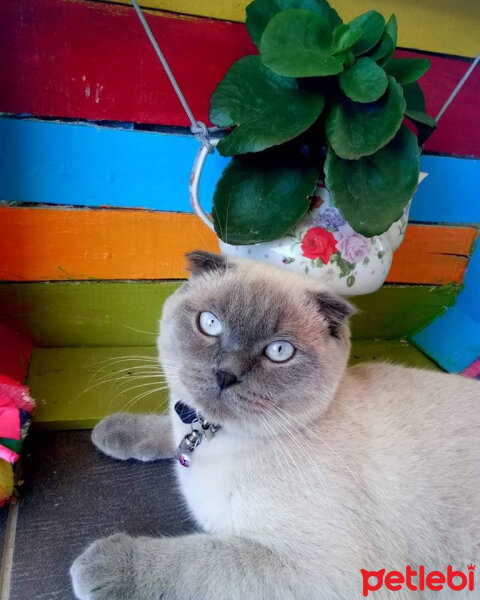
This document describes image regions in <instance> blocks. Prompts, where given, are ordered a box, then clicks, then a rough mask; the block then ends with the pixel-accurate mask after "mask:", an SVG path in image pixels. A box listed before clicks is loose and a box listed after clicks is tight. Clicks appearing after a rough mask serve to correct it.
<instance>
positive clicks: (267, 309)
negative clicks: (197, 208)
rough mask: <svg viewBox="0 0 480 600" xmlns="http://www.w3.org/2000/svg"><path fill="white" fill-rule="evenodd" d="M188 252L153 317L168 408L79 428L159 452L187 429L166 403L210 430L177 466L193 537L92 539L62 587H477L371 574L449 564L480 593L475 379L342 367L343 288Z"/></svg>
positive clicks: (235, 599)
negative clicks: (157, 319) (179, 276)
mask: <svg viewBox="0 0 480 600" xmlns="http://www.w3.org/2000/svg"><path fill="white" fill-rule="evenodd" d="M188 259H189V262H190V269H191V277H190V279H189V280H188V281H187V282H185V283H184V284H183V285H182V286H181V287H180V288H179V289H178V290H177V291H176V292H175V293H174V294H173V295H172V296H171V297H170V298H169V299H168V300H167V301H166V303H165V305H164V309H163V315H162V318H161V326H160V332H161V333H160V338H159V344H158V346H159V354H160V360H161V361H162V362H163V368H164V371H165V375H166V378H167V381H168V384H169V388H170V393H171V396H170V412H169V415H168V416H167V415H134V414H117V415H111V416H109V417H107V418H105V419H104V420H103V421H101V422H100V423H99V424H98V425H97V427H96V428H95V429H94V431H93V433H92V439H93V442H94V443H95V444H96V446H97V447H98V448H100V449H101V450H102V451H103V452H105V453H106V454H107V455H109V456H112V457H114V458H118V459H128V458H135V459H137V460H140V461H149V460H157V459H164V458H171V457H172V456H173V454H174V451H175V448H176V447H177V445H178V444H179V442H180V441H181V440H182V438H183V437H184V436H185V435H186V434H188V433H189V432H190V431H191V426H190V425H188V424H185V423H183V422H182V420H181V419H180V417H179V415H178V414H177V412H176V411H175V410H174V408H173V407H174V405H175V404H176V403H177V402H181V403H182V405H184V406H186V407H187V408H188V407H190V408H193V409H196V410H198V411H199V413H200V414H201V415H202V417H203V418H205V419H207V420H208V422H209V423H211V424H213V425H217V426H219V428H218V430H217V431H216V433H215V435H214V437H213V438H212V439H210V440H207V439H204V440H203V441H202V443H201V444H200V445H199V446H198V447H197V448H196V449H195V451H194V452H193V453H192V454H191V460H192V464H191V466H190V467H188V468H185V467H184V466H182V465H181V464H179V463H178V462H177V463H176V467H175V469H176V477H177V480H178V484H179V487H180V489H181V492H182V493H183V496H184V498H185V500H186V503H187V505H188V508H189V510H190V512H191V514H192V515H193V517H194V518H195V519H196V521H197V523H198V525H199V527H200V528H201V530H202V531H203V533H198V534H192V535H187V536H181V537H176V538H175V537H173V538H148V537H139V538H134V537H130V536H127V535H124V534H116V535H114V536H111V537H107V538H105V539H101V540H98V541H96V542H95V543H93V544H92V545H91V546H90V547H89V548H87V549H86V550H85V551H84V553H83V554H82V555H81V556H80V557H79V558H77V560H76V561H75V562H74V564H73V565H72V568H71V577H72V580H73V587H74V591H75V594H76V596H77V598H79V599H81V600H87V599H88V600H107V599H109V600H158V599H160V598H161V599H163V600H211V599H212V598H219V599H221V600H356V599H360V598H364V597H366V595H368V596H369V597H371V598H374V599H384V598H396V599H397V600H404V599H410V598H415V599H429V598H455V599H459V600H460V598H464V597H465V598H473V597H475V593H477V594H478V591H477V592H475V591H473V592H472V591H469V590H468V589H467V588H465V589H464V590H463V591H455V592H454V591H452V589H450V588H449V587H448V586H447V585H444V590H443V592H439V591H431V590H430V589H429V588H428V586H427V587H425V591H423V592H419V591H414V590H412V589H411V588H413V587H415V586H414V585H413V583H412V584H411V585H410V586H407V585H406V584H404V585H400V588H401V589H400V588H399V587H398V583H397V584H396V585H397V588H396V589H397V591H395V593H393V592H392V591H389V589H387V586H386V583H387V579H386V577H387V575H386V574H387V573H388V572H390V571H398V572H399V573H398V575H397V578H398V576H399V575H400V573H405V569H406V568H407V566H411V568H412V569H415V570H418V567H419V566H424V567H425V571H426V572H429V571H431V570H439V571H441V572H442V573H445V574H446V569H447V565H452V566H453V568H455V569H459V570H461V571H463V572H464V573H465V574H468V576H469V577H470V578H471V581H473V582H474V585H475V584H476V588H477V589H479V590H480V582H479V581H478V580H474V579H473V577H478V571H477V573H475V572H474V571H473V570H468V571H467V565H470V564H471V563H474V564H475V561H476V560H477V561H478V559H479V557H480V556H479V555H480V552H479V545H480V384H479V383H478V382H477V381H474V380H468V379H466V378H462V377H460V376H457V375H449V374H445V373H440V372H435V371H430V370H420V369H413V368H405V367H402V366H397V365H393V364H379V363H372V364H368V363H366V364H359V365H357V366H354V367H351V368H348V369H347V368H346V365H347V361H348V357H349V352H350V330H349V326H348V320H349V317H350V315H351V314H352V313H353V311H354V309H353V307H352V306H351V304H350V303H348V302H347V301H346V300H344V299H341V298H339V297H336V296H335V295H333V294H332V293H331V292H330V291H328V289H326V288H325V287H324V286H323V285H322V284H319V283H318V282H315V281H314V280H311V279H308V278H304V277H301V276H299V275H296V274H293V273H290V272H286V271H281V270H278V269H275V268H273V267H270V266H267V265H264V264H261V263H258V262H252V261H248V260H230V259H228V260H227V259H226V258H225V257H223V256H218V255H215V254H210V253H205V252H200V251H198V252H195V253H191V254H190V255H188ZM206 426H208V425H206ZM159 501H161V500H159ZM476 566H477V567H478V570H480V565H476ZM382 569H385V571H384V572H382V571H381V570H382ZM373 571H375V572H376V574H369V572H373ZM384 574H385V580H383V575H384ZM465 576H467V575H465ZM459 577H460V576H459ZM395 581H397V582H398V581H399V579H397V580H395V579H393V578H392V579H390V580H389V583H390V589H395V587H393V588H392V587H391V586H392V585H394V583H392V582H395ZM459 581H460V583H461V582H462V579H461V577H460V579H457V580H456V582H457V583H458V582H459ZM471 581H470V584H469V585H470V586H471ZM380 584H382V585H380ZM409 587H410V589H409ZM467 587H468V586H467Z"/></svg>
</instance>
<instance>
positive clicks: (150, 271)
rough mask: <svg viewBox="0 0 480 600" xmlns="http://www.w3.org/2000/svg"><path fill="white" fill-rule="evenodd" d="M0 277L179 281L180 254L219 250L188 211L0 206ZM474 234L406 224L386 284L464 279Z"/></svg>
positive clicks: (466, 229) (465, 229) (182, 263)
mask: <svg viewBox="0 0 480 600" xmlns="http://www.w3.org/2000/svg"><path fill="white" fill-rule="evenodd" d="M0 225H1V226H2V232H3V234H2V236H0V256H1V257H2V260H1V261H0V279H1V280H4V281H5V280H7V281H45V280H47V281H48V280H53V281H58V280H69V279H70V280H77V279H78V280H84V279H182V278H184V277H185V276H186V274H187V272H186V271H185V259H184V254H185V253H186V252H188V251H190V250H194V249H197V248H203V249H207V250H211V251H218V244H217V240H216V237H215V235H214V234H213V233H212V232H211V231H210V230H209V229H207V227H205V225H203V223H201V222H200V220H199V219H198V218H197V217H196V216H195V215H192V214H185V213H169V212H153V211H152V212H150V211H143V210H111V209H105V210H103V209H100V210H98V209H97V210H92V209H55V208H27V207H2V208H0ZM476 235H477V229H476V228H474V227H447V226H437V225H409V227H408V228H407V233H406V236H405V241H404V242H403V244H402V246H401V247H400V249H399V250H397V252H396V253H395V256H394V263H393V267H392V270H391V272H390V275H389V277H388V280H387V281H389V282H393V283H421V284H444V283H451V282H455V283H460V282H461V281H463V277H464V273H465V269H466V266H467V263H468V256H469V254H470V251H471V248H472V245H473V243H474V240H475V239H476Z"/></svg>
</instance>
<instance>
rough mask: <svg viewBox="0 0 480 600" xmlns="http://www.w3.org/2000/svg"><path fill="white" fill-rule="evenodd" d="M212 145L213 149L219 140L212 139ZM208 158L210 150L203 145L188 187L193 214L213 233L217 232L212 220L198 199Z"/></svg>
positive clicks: (199, 150)
mask: <svg viewBox="0 0 480 600" xmlns="http://www.w3.org/2000/svg"><path fill="white" fill-rule="evenodd" d="M210 143H211V144H212V146H213V147H215V146H216V145H217V144H218V139H210ZM207 156H208V148H207V147H206V146H204V145H203V144H202V145H201V146H200V148H199V149H198V152H197V154H196V156H195V160H194V161H193V166H192V172H191V173H190V185H189V187H188V190H189V194H190V204H191V205H192V208H193V212H194V213H195V214H196V215H197V216H198V217H200V219H202V221H203V222H204V223H205V225H206V226H207V227H209V228H210V229H211V230H212V231H215V228H214V227H213V222H212V218H211V217H210V215H208V214H207V213H206V212H205V211H204V210H203V208H202V207H201V205H200V200H199V199H198V186H199V184H200V176H201V175H202V170H203V166H204V165H205V160H206V158H207Z"/></svg>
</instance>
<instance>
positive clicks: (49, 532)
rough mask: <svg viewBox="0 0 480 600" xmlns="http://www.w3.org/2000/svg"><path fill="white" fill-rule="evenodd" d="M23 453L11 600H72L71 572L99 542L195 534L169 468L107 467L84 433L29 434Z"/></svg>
mask: <svg viewBox="0 0 480 600" xmlns="http://www.w3.org/2000/svg"><path fill="white" fill-rule="evenodd" d="M26 450H27V452H26V456H25V460H24V469H23V470H24V474H23V477H24V479H25V484H24V486H22V498H21V500H20V510H19V518H18V523H17V532H16V543H15V553H14V562H13V572H12V589H11V593H10V595H9V596H8V598H9V600H27V599H32V600H33V599H35V600H74V594H73V591H72V589H71V582H70V577H69V573H68V571H69V568H70V565H71V563H72V562H73V560H74V559H75V558H76V557H77V556H78V555H79V554H80V553H81V552H82V551H83V550H84V549H85V548H86V547H87V546H88V545H89V544H91V543H92V542H93V541H94V540H96V539H98V538H99V537H103V536H107V535H111V534H113V533H118V532H119V531H124V532H126V533H129V534H131V535H154V536H162V535H165V536H175V535H185V534H188V533H191V532H192V531H193V529H194V523H193V522H192V521H191V520H190V519H189V516H188V514H187V512H186V511H185V510H184V505H183V503H182V501H181V499H180V497H179V495H178V493H177V491H176V485H175V479H174V473H173V469H172V464H171V462H170V461H159V462H156V463H151V464H140V463H138V462H134V461H127V462H120V461H115V460H112V459H110V458H108V457H107V456H104V455H103V454H101V453H100V452H98V451H97V450H96V449H95V447H94V446H93V444H92V443H91V441H90V432H89V431H79V432H73V431H70V432H39V433H33V434H31V435H30V436H29V438H28V446H27V448H26ZM132 600H133V599H132Z"/></svg>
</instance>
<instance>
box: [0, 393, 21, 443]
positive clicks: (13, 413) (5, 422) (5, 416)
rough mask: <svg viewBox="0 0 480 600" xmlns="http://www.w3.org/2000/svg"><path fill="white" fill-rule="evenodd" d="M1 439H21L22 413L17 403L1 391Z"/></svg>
mask: <svg viewBox="0 0 480 600" xmlns="http://www.w3.org/2000/svg"><path fill="white" fill-rule="evenodd" d="M0 438H10V439H12V440H19V439H20V412H19V410H18V408H17V407H16V406H15V403H14V402H13V400H12V399H11V398H10V396H7V394H5V393H3V392H2V391H0Z"/></svg>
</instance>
